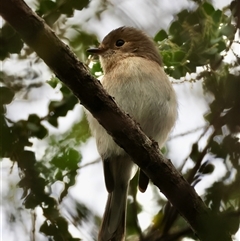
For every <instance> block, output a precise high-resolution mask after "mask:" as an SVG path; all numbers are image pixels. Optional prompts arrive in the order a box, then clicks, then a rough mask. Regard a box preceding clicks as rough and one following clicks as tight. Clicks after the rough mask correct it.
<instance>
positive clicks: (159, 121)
mask: <svg viewBox="0 0 240 241" xmlns="http://www.w3.org/2000/svg"><path fill="white" fill-rule="evenodd" d="M88 52H90V53H94V54H98V55H99V56H100V62H101V66H102V68H103V72H104V77H103V79H102V85H103V87H104V88H105V89H106V91H107V92H108V93H109V94H110V95H111V96H113V97H114V99H115V101H116V103H117V104H118V105H119V107H120V108H121V109H123V110H124V111H125V112H126V113H128V114H129V115H130V116H132V117H133V118H134V119H135V120H136V122H138V123H139V124H140V126H141V128H142V129H143V131H144V132H145V133H146V135H148V136H149V137H151V138H153V139H154V140H156V141H157V142H158V144H159V146H160V147H161V146H162V145H163V144H164V142H165V140H166V138H167V136H168V134H169V132H170V131H171V129H172V127H173V125H174V123H175V120H176V117H177V101H176V96H175V92H174V90H173V88H172V85H171V83H170V82H169V80H168V77H167V75H166V74H165V72H164V69H163V64H162V60H161V57H160V55H159V53H158V49H157V47H156V46H155V44H154V42H153V41H152V40H151V39H150V38H149V37H148V36H147V35H146V34H145V33H143V32H142V31H140V30H137V29H135V28H132V27H120V28H118V29H115V30H113V31H111V32H110V33H109V34H108V35H107V36H106V37H105V38H104V39H103V41H102V43H101V44H100V46H99V47H98V48H93V49H89V50H88ZM87 116H88V121H89V125H90V129H91V131H92V134H93V136H95V138H96V142H97V148H98V151H99V153H100V155H101V157H102V159H103V168H104V176H105V184H106V188H107V191H108V193H109V194H108V200H107V204H106V209H105V213H104V216H103V221H102V225H101V229H100V232H99V236H98V241H109V240H111V241H122V240H124V236H125V219H126V215H125V212H126V202H127V192H128V186H129V181H130V180H131V178H132V177H133V176H134V174H135V172H136V168H135V167H136V166H135V164H134V163H133V161H132V160H131V158H130V157H129V156H128V154H127V153H126V152H125V151H124V150H123V149H122V148H121V147H119V146H118V145H117V144H116V143H115V142H114V140H113V139H112V137H111V136H109V135H108V134H107V132H106V131H105V129H104V128H103V127H102V126H101V125H100V124H99V123H98V122H97V120H96V119H94V118H93V116H92V115H91V114H90V113H89V112H87ZM147 184H148V177H147V176H146V175H145V174H144V173H143V172H140V177H139V187H140V190H141V191H145V190H146V188H147Z"/></svg>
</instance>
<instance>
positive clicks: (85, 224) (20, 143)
mask: <svg viewBox="0 0 240 241" xmlns="http://www.w3.org/2000/svg"><path fill="white" fill-rule="evenodd" d="M26 3H27V4H28V5H29V6H30V7H31V8H32V10H33V11H35V12H36V13H37V14H38V15H39V16H41V17H42V18H43V19H44V20H45V21H46V22H47V24H48V25H49V26H50V27H51V28H52V29H53V30H54V31H55V33H56V35H57V36H58V37H59V38H60V39H61V40H62V41H63V42H64V43H66V44H67V45H68V46H69V47H70V49H71V50H72V51H73V52H74V53H75V54H76V55H77V57H78V58H79V59H80V61H82V62H84V63H85V64H86V65H88V66H89V70H90V71H91V73H92V74H93V75H95V76H96V77H97V78H101V76H102V70H101V67H100V64H99V62H98V60H96V59H93V58H92V56H89V55H88V53H87V52H86V49H87V48H89V47H91V46H97V45H98V44H99V42H101V40H102V39H103V37H104V36H105V35H106V34H107V33H108V32H110V31H111V30H113V29H115V28H117V27H120V26H123V25H125V26H133V27H136V28H139V29H141V30H143V31H145V32H146V33H147V34H148V35H149V36H151V37H152V38H154V40H155V42H156V44H157V46H158V47H159V52H160V53H161V55H162V58H163V62H164V66H165V71H166V73H167V74H168V75H169V79H170V81H171V82H172V84H173V86H174V89H175V91H176V93H177V97H178V103H179V110H178V112H179V116H178V120H177V123H176V125H175V127H174V129H173V131H172V133H171V135H170V136H169V140H168V142H167V143H166V145H165V147H164V148H163V149H162V152H163V153H164V155H166V156H167V157H168V158H169V159H171V161H172V162H173V164H174V165H175V167H176V168H177V169H178V170H179V171H181V172H182V173H183V175H184V177H185V178H186V179H187V180H188V181H189V183H191V185H192V186H194V188H195V189H196V191H197V192H198V194H199V195H200V196H201V198H202V199H203V200H204V202H205V203H206V205H207V206H208V207H209V208H211V209H212V210H213V211H214V212H216V213H218V214H219V215H220V217H221V218H222V219H223V220H224V224H225V225H224V226H225V228H226V230H228V232H229V233H231V235H232V238H233V240H238V241H240V231H239V220H240V141H239V138H240V67H239V63H240V40H239V29H240V17H239V16H240V1H239V0H235V1H227V0H222V1H200V0H199V1H198V0H195V1H194V0H192V1H190V0H189V1H187V0H181V1H180V0H178V1H177V0H172V1H167V0H162V1H157V0H149V1H144V0H123V1H121V2H120V1H117V0H109V1H106V0H92V1H89V0H79V1H77V0H70V1H67V0H55V1H54V0H28V1H26ZM49 54H51V53H49ZM0 59H1V65H0V68H1V69H0V70H1V72H0V110H1V111H0V157H1V173H0V175H1V177H0V178H1V211H0V212H1V230H0V232H1V236H0V237H1V240H8V241H13V240H14V241H15V240H19V241H47V240H52V241H63V240H69V241H71V240H86V241H91V240H97V233H98V227H99V225H100V223H101V216H102V214H103V211H104V207H105V202H106V198H107V191H106V189H105V186H104V179H103V171H102V164H101V159H100V157H99V155H98V153H97V150H96V146H95V141H94V139H93V138H92V137H91V134H90V131H89V129H88V124H87V121H86V119H85V115H84V112H83V108H82V106H81V105H80V104H79V102H78V100H77V99H76V98H75V96H73V94H72V93H71V92H70V90H69V89H68V88H67V87H66V86H64V85H63V84H62V83H61V82H60V81H59V80H58V79H57V77H56V76H54V74H53V73H52V72H51V70H50V69H48V67H47V66H46V65H45V64H44V63H43V62H42V60H41V59H40V58H39V57H38V56H37V55H36V54H35V53H34V51H33V50H32V49H31V48H29V47H28V46H27V45H25V44H24V43H23V42H22V40H21V39H20V37H19V35H18V34H17V33H16V32H15V31H14V30H13V29H12V28H11V26H9V25H8V24H7V23H6V22H5V21H4V20H2V19H1V34H0ZM136 181H137V176H136V177H135V178H134V179H133V180H132V182H131V187H130V190H129V198H128V215H127V235H126V240H141V241H157V240H158V241H167V240H168V241H175V240H176V241H177V240H182V241H187V240H197V238H196V237H195V236H194V234H193V232H192V231H191V229H190V227H189V226H188V224H187V223H186V222H185V221H184V219H183V218H182V217H181V216H180V215H179V214H178V213H177V211H176V210H175V209H174V208H173V207H172V206H171V205H170V203H168V201H167V199H166V198H165V196H164V195H162V194H161V193H160V192H159V190H158V189H157V188H156V187H155V186H154V185H152V184H151V185H150V186H149V187H148V189H147V191H146V193H139V192H138V191H137V187H136V186H137V182H136ZM213 235H214V231H213Z"/></svg>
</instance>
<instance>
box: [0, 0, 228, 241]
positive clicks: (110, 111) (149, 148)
mask: <svg viewBox="0 0 240 241" xmlns="http://www.w3.org/2000/svg"><path fill="white" fill-rule="evenodd" d="M0 14H1V16H2V17H3V18H4V19H5V20H6V21H7V22H8V23H9V24H10V25H11V26H12V27H13V28H14V29H15V30H16V31H17V32H18V33H19V34H20V35H21V37H22V39H23V41H24V42H25V43H26V44H28V45H29V46H30V47H31V48H32V49H33V50H34V51H35V52H36V53H37V54H38V55H39V57H40V58H42V59H43V61H44V62H45V63H46V64H47V65H48V66H49V67H50V68H51V69H52V71H53V72H54V73H55V74H56V76H57V77H58V78H59V79H60V80H61V81H62V82H63V83H64V84H66V85H67V86H68V87H69V88H70V89H71V90H72V92H73V93H74V95H75V96H76V97H77V98H78V99H79V100H80V103H81V104H82V105H84V106H85V108H87V109H88V110H89V111H90V112H91V113H92V114H93V116H94V117H95V118H96V119H97V120H98V121H99V123H100V124H101V125H102V126H103V127H104V128H105V129H106V130H107V132H108V133H109V134H110V135H111V136H112V137H113V138H114V140H115V141H116V143H117V144H118V145H119V146H121V147H122V148H123V149H124V150H125V151H126V152H127V153H128V154H129V155H130V156H131V157H132V159H133V160H134V162H135V163H136V164H137V165H138V166H139V167H140V168H141V169H142V170H143V171H144V172H145V173H146V174H147V176H148V177H149V178H150V179H151V180H152V182H153V183H154V184H155V185H156V186H157V187H158V188H159V190H160V191H161V192H162V193H163V194H164V195H165V196H166V197H167V198H168V200H169V201H170V202H171V203H172V205H173V206H175V207H176V208H177V210H178V211H179V213H180V214H181V215H182V216H183V217H184V218H185V220H186V221H187V222H188V223H189V225H190V226H191V228H192V229H193V231H194V232H195V233H196V234H197V236H198V237H199V238H200V239H201V240H203V241H221V240H222V241H228V240H229V241H230V240H231V237H230V235H229V234H228V233H227V231H226V230H225V229H224V228H223V227H222V225H221V222H218V220H219V219H218V218H216V217H215V215H214V214H212V213H211V211H210V210H208V208H207V207H206V206H205V204H204V203H203V201H202V200H201V198H200V197H199V196H198V195H197V193H196V192H195V190H194V188H193V187H191V186H190V185H189V183H188V182H187V181H186V180H185V179H184V178H183V176H182V175H181V174H180V173H179V172H178V171H177V170H176V169H175V168H174V166H173V165H172V163H171V162H170V160H167V159H166V158H164V157H163V156H162V154H161V153H160V152H159V148H158V146H157V144H156V143H155V142H154V141H152V140H150V139H149V138H148V137H147V136H146V135H145V134H144V133H143V132H142V130H141V128H140V126H139V125H138V124H136V123H135V121H134V120H133V119H131V118H130V117H129V116H128V115H126V114H125V113H123V112H122V111H121V110H120V109H119V108H118V106H117V105H116V103H115V102H114V100H113V98H112V97H111V96H109V95H108V94H107V93H106V92H105V90H104V89H103V88H102V86H101V84H100V82H99V81H98V80H97V79H95V78H94V77H93V76H91V75H90V74H89V71H88V68H87V67H85V66H84V64H83V63H81V62H79V61H78V60H77V58H76V56H75V55H74V54H73V53H72V52H71V51H70V49H69V48H68V46H66V45H65V44H64V43H62V42H61V41H60V40H59V39H58V38H57V36H56V35H55V34H54V32H53V31H52V30H51V29H50V28H49V27H48V26H47V25H46V24H45V23H44V21H43V19H41V18H40V17H39V16H37V15H36V14H35V13H34V12H33V11H32V10H31V9H30V8H29V7H28V6H27V5H26V4H25V2H24V1H22V0H0ZM80 41H81V40H80V39H79V42H80ZM216 230H217V232H215V231H216Z"/></svg>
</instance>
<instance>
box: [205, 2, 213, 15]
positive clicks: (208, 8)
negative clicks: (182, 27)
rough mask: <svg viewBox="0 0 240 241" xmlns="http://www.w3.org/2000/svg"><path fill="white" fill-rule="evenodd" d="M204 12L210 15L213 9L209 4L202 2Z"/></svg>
mask: <svg viewBox="0 0 240 241" xmlns="http://www.w3.org/2000/svg"><path fill="white" fill-rule="evenodd" d="M202 7H203V9H204V11H205V13H206V14H208V15H212V14H213V13H214V12H215V9H214V7H213V6H212V5H211V4H210V3H209V2H204V3H203V5H202Z"/></svg>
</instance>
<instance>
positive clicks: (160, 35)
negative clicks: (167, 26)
mask: <svg viewBox="0 0 240 241" xmlns="http://www.w3.org/2000/svg"><path fill="white" fill-rule="evenodd" d="M166 38H168V34H167V32H166V31H165V30H163V29H162V30H160V31H159V32H158V33H157V34H156V36H155V38H154V41H155V42H161V41H163V40H164V39H166Z"/></svg>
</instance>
